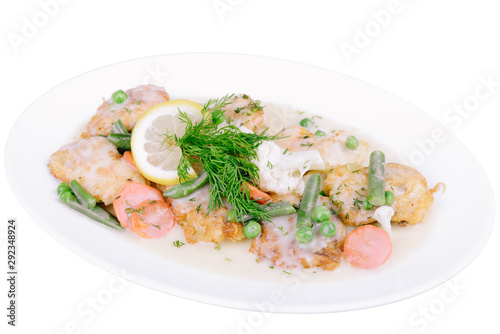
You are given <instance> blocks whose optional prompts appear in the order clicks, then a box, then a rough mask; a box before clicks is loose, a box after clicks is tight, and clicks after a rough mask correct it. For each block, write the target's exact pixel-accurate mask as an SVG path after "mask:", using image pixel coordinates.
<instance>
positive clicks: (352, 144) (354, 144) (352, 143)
mask: <svg viewBox="0 0 500 334" xmlns="http://www.w3.org/2000/svg"><path fill="white" fill-rule="evenodd" d="M345 146H347V148H348V149H350V150H353V151H354V150H355V149H357V148H358V147H359V141H358V138H356V137H354V136H349V137H347V140H346V141H345Z"/></svg>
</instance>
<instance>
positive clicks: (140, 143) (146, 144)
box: [130, 100, 202, 185]
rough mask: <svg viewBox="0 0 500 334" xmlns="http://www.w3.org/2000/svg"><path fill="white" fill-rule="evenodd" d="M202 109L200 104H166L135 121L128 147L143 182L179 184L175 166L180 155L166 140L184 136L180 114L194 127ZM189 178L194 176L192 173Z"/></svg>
mask: <svg viewBox="0 0 500 334" xmlns="http://www.w3.org/2000/svg"><path fill="white" fill-rule="evenodd" d="M201 109H202V106H201V105H200V104H198V103H195V102H191V101H188V100H173V101H167V102H163V103H159V104H157V105H155V106H153V107H152V108H151V109H149V110H148V111H147V112H146V113H144V115H142V117H141V118H140V119H139V121H137V124H136V125H135V127H134V130H133V131H132V139H131V143H130V146H131V149H132V155H133V157H134V161H135V164H136V166H137V169H139V171H140V172H141V174H142V175H143V176H144V177H145V178H146V179H148V180H150V181H153V182H155V183H159V184H163V185H173V184H177V183H179V176H178V175H177V165H178V164H179V160H180V158H181V156H182V151H181V149H180V148H179V147H177V146H175V143H174V141H173V139H172V138H171V137H169V136H173V135H177V136H178V137H182V135H183V134H184V132H185V129H186V124H185V123H182V122H181V121H180V120H179V116H180V114H179V111H182V112H185V113H186V114H187V115H188V117H189V118H190V119H191V120H192V121H193V123H195V122H197V121H199V120H200V119H201V118H202V114H201ZM190 174H192V176H193V177H195V176H196V173H195V172H194V170H191V171H190Z"/></svg>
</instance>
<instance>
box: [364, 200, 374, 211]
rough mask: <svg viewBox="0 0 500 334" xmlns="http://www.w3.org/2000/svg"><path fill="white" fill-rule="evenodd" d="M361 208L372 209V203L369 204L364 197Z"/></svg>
mask: <svg viewBox="0 0 500 334" xmlns="http://www.w3.org/2000/svg"><path fill="white" fill-rule="evenodd" d="M363 209H364V210H366V211H368V210H371V209H373V205H371V204H370V202H368V200H367V199H366V198H365V200H364V201H363Z"/></svg>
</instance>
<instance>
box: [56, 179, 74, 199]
mask: <svg viewBox="0 0 500 334" xmlns="http://www.w3.org/2000/svg"><path fill="white" fill-rule="evenodd" d="M69 189H71V188H70V187H69V184H68V183H66V182H61V183H60V184H59V187H57V195H59V196H61V194H62V193H63V192H65V191H66V190H69Z"/></svg>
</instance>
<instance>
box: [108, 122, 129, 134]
mask: <svg viewBox="0 0 500 334" xmlns="http://www.w3.org/2000/svg"><path fill="white" fill-rule="evenodd" d="M111 134H113V135H126V134H128V130H127V128H126V127H125V125H123V123H122V121H121V120H117V121H116V122H114V123H113V125H112V126H111Z"/></svg>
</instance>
